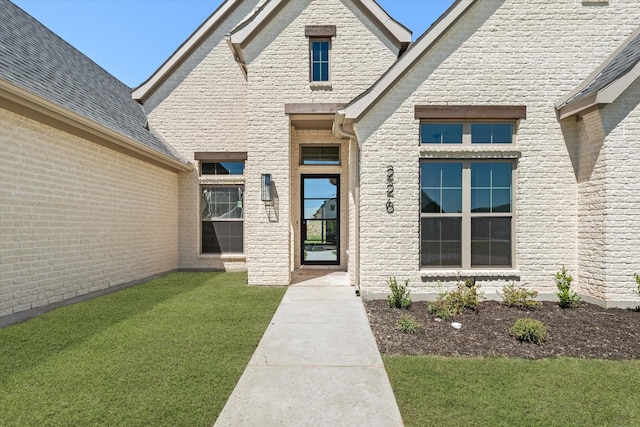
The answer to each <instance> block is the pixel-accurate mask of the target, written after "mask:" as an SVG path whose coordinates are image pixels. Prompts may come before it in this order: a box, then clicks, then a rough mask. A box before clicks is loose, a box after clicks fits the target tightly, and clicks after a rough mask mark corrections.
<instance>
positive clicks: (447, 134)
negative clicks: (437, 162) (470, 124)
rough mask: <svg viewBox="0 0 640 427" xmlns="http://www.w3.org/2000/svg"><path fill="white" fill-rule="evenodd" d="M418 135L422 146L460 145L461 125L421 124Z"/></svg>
mask: <svg viewBox="0 0 640 427" xmlns="http://www.w3.org/2000/svg"><path fill="white" fill-rule="evenodd" d="M420 135H421V137H420V141H421V142H422V143H423V144H462V124H459V123H453V124H443V123H422V124H421V125H420Z"/></svg>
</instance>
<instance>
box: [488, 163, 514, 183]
mask: <svg viewBox="0 0 640 427" xmlns="http://www.w3.org/2000/svg"><path fill="white" fill-rule="evenodd" d="M511 172H512V165H511V163H491V185H492V186H493V187H494V188H495V187H502V188H511Z"/></svg>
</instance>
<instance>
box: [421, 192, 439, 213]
mask: <svg viewBox="0 0 640 427" xmlns="http://www.w3.org/2000/svg"><path fill="white" fill-rule="evenodd" d="M421 205H422V210H421V212H422V213H441V212H442V210H441V207H440V189H439V188H437V189H434V188H423V189H422V203H421Z"/></svg>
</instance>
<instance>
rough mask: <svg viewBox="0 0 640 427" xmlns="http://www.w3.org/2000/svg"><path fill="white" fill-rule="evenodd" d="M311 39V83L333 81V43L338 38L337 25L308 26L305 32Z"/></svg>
mask: <svg viewBox="0 0 640 427" xmlns="http://www.w3.org/2000/svg"><path fill="white" fill-rule="evenodd" d="M304 33H305V36H306V37H307V38H308V39H309V81H311V83H329V82H330V81H331V42H332V40H333V39H334V38H335V36H336V26H335V25H307V26H306V27H305V30H304Z"/></svg>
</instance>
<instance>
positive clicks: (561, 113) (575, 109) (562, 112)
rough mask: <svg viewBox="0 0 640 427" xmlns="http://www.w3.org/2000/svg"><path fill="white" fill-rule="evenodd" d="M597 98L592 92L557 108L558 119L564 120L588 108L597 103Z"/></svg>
mask: <svg viewBox="0 0 640 427" xmlns="http://www.w3.org/2000/svg"><path fill="white" fill-rule="evenodd" d="M597 98H598V94H597V93H594V94H592V95H589V96H587V97H584V98H582V99H579V100H578V101H576V102H572V103H571V104H567V105H565V106H564V107H562V108H560V109H558V119H560V120H564V119H566V118H567V117H571V116H574V115H576V114H578V113H580V112H582V111H584V110H586V109H588V108H591V107H593V106H595V105H598V101H597Z"/></svg>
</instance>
